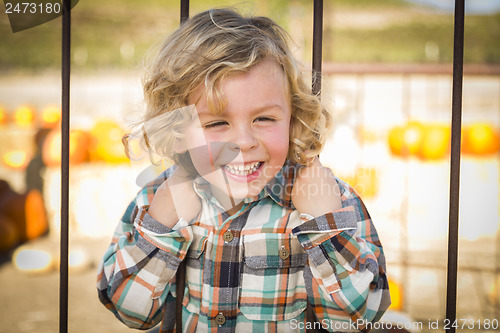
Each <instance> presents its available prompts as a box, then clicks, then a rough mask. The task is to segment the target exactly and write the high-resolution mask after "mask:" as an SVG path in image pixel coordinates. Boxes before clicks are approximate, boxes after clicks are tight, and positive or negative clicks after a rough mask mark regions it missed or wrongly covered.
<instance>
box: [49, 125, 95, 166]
mask: <svg viewBox="0 0 500 333" xmlns="http://www.w3.org/2000/svg"><path fill="white" fill-rule="evenodd" d="M88 147H89V136H88V134H87V133H86V132H84V131H82V130H71V131H70V134H69V162H70V164H73V165H75V164H79V163H82V162H85V161H87V160H88ZM42 159H43V162H44V163H45V165H47V166H49V167H57V166H60V165H61V131H60V130H53V131H51V132H50V133H49V134H48V135H47V137H46V138H45V140H44V143H43V147H42Z"/></svg>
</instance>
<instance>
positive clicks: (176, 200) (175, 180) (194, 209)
mask: <svg viewBox="0 0 500 333" xmlns="http://www.w3.org/2000/svg"><path fill="white" fill-rule="evenodd" d="M200 210H201V202H200V198H199V197H198V196H197V195H196V192H195V191H194V189H193V176H192V174H191V173H189V172H188V171H186V169H184V168H183V167H181V166H178V167H177V168H176V169H175V171H174V173H173V174H172V175H171V176H170V177H169V178H168V179H167V180H166V181H164V182H163V184H161V185H160V187H158V189H157V191H156V193H155V195H154V197H153V200H151V203H150V205H149V210H148V213H149V215H151V217H153V218H154V219H155V220H157V221H158V222H160V223H161V224H163V225H165V226H167V227H169V228H172V227H173V226H174V225H175V224H176V223H177V222H178V221H179V219H180V218H181V217H182V218H183V219H184V220H186V221H190V220H191V219H193V218H194V217H195V216H196V215H197V214H198V213H199V211H200Z"/></svg>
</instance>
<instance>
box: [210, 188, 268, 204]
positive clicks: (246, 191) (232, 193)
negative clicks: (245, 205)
mask: <svg viewBox="0 0 500 333" xmlns="http://www.w3.org/2000/svg"><path fill="white" fill-rule="evenodd" d="M263 188H264V187H263V186H262V188H256V187H247V186H229V188H228V187H226V188H220V187H219V186H216V185H213V184H212V190H213V192H214V194H216V193H218V194H219V195H220V194H222V193H223V194H224V195H225V196H227V197H230V198H232V199H233V200H234V201H238V202H241V201H243V200H245V199H247V198H253V197H255V196H257V195H258V194H259V193H260V192H261V191H262V189H263Z"/></svg>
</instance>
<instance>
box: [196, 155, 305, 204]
mask: <svg viewBox="0 0 500 333" xmlns="http://www.w3.org/2000/svg"><path fill="white" fill-rule="evenodd" d="M302 166H303V165H302V164H299V163H297V162H294V161H292V160H288V159H287V160H286V161H285V164H284V165H283V167H282V168H281V170H280V171H279V172H278V173H277V174H276V176H274V177H273V179H271V180H270V181H269V182H268V183H267V184H266V185H265V186H264V188H263V189H262V191H260V193H259V194H258V195H256V196H254V197H250V198H245V199H244V200H243V202H245V203H252V202H256V201H259V200H262V199H264V198H266V197H270V198H271V199H272V200H273V201H274V202H276V203H277V204H278V205H280V206H282V207H285V208H291V209H293V208H294V206H293V204H292V188H293V183H294V181H295V178H296V174H297V171H298V170H299V169H300V168H301V167H302ZM194 189H195V191H196V193H197V194H198V195H199V196H200V197H201V198H204V199H206V200H207V201H209V202H211V203H213V204H216V205H218V206H221V205H220V203H219V202H218V200H217V199H216V198H215V197H214V196H213V194H212V192H211V191H210V186H209V183H208V182H207V181H206V180H205V179H203V178H202V177H198V178H196V179H195V181H194Z"/></svg>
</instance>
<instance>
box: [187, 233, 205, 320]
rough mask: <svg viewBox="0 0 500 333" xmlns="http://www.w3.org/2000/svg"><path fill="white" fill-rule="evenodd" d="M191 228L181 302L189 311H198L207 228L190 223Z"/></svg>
mask: <svg viewBox="0 0 500 333" xmlns="http://www.w3.org/2000/svg"><path fill="white" fill-rule="evenodd" d="M191 229H192V231H193V241H192V243H191V245H190V247H189V249H188V251H187V254H186V285H185V289H184V299H183V301H182V304H183V305H184V306H185V307H186V309H187V310H188V311H189V312H191V313H199V311H200V303H201V290H202V289H201V288H202V285H201V284H202V281H203V276H202V275H203V261H204V258H205V250H206V245H207V241H208V230H207V229H205V228H202V227H200V226H197V225H192V226H191Z"/></svg>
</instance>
